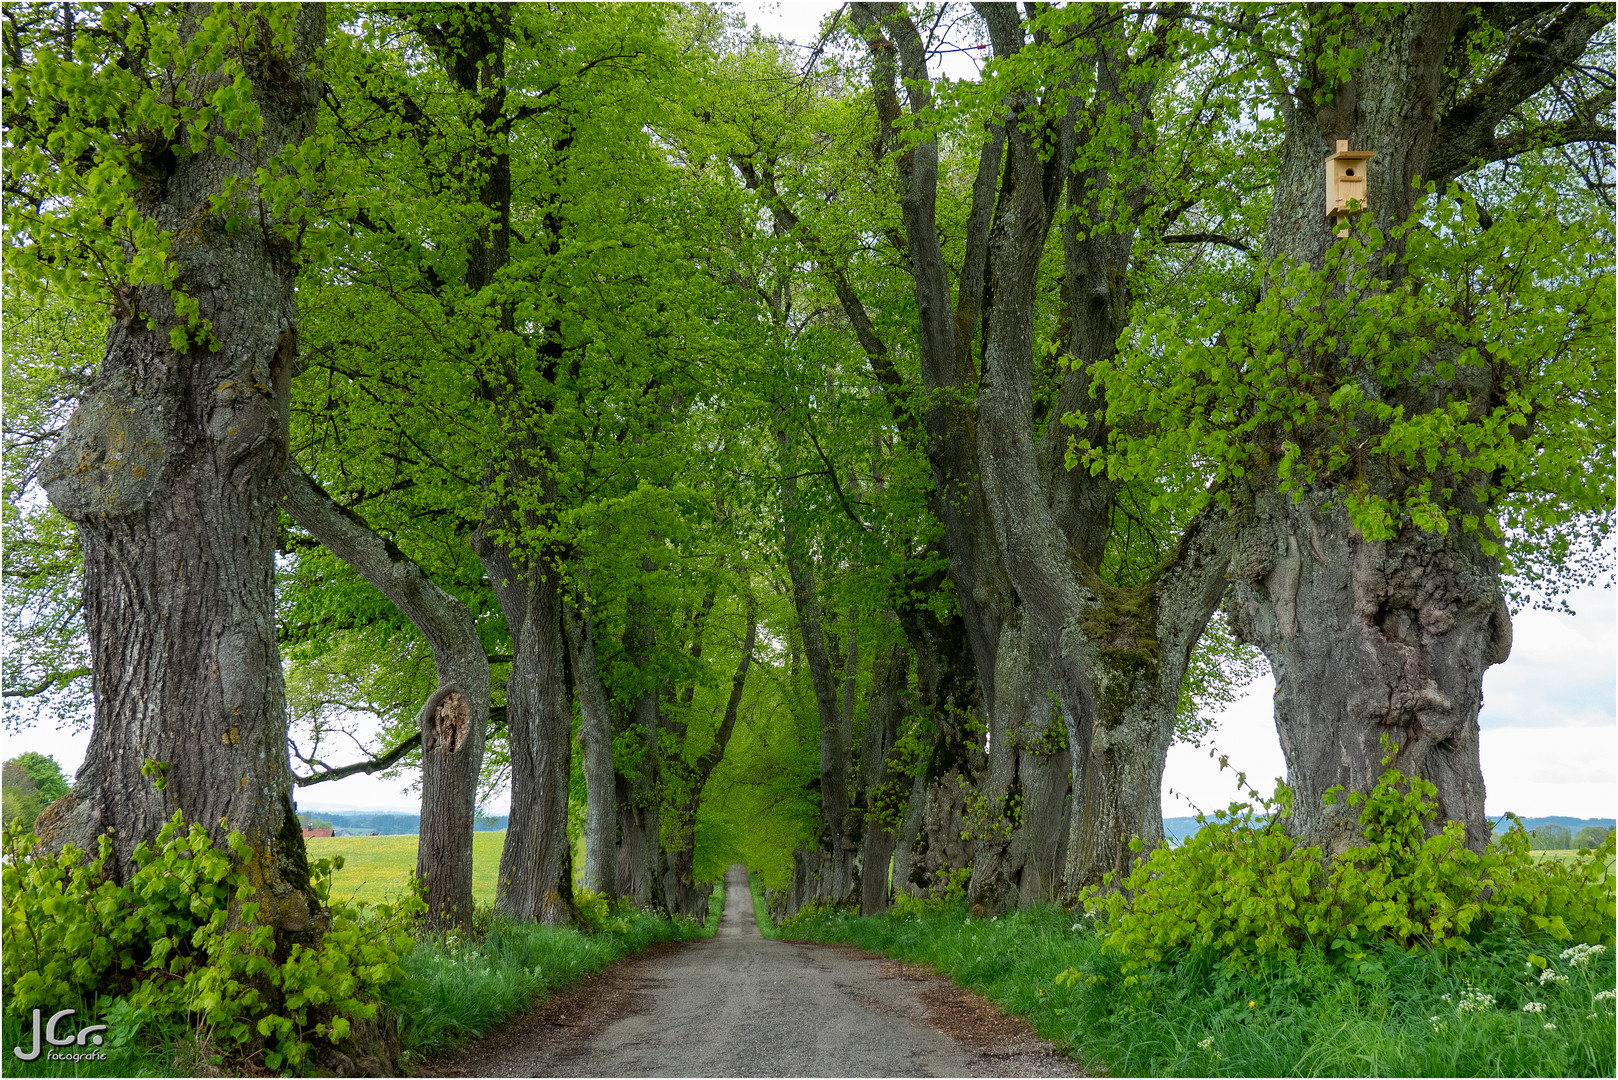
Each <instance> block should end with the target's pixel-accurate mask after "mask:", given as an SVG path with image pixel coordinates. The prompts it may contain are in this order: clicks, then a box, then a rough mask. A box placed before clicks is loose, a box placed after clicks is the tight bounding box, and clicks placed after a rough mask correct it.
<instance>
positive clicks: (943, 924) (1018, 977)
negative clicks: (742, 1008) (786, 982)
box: [782, 770, 1618, 1076]
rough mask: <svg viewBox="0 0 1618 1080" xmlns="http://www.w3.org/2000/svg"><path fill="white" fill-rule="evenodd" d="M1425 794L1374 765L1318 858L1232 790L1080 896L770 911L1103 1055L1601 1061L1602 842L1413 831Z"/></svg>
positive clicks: (1499, 1072)
mask: <svg viewBox="0 0 1618 1080" xmlns="http://www.w3.org/2000/svg"><path fill="white" fill-rule="evenodd" d="M1432 794H1433V791H1432V785H1431V784H1428V783H1426V782H1425V781H1422V780H1419V779H1409V778H1406V777H1404V776H1402V775H1400V774H1399V772H1398V771H1397V770H1389V771H1388V773H1387V774H1386V775H1385V776H1384V777H1383V778H1382V781H1381V782H1380V783H1379V784H1378V785H1377V787H1376V789H1375V790H1374V791H1373V792H1372V793H1371V794H1370V795H1369V796H1358V795H1353V796H1350V797H1349V802H1350V803H1351V804H1352V805H1355V806H1363V810H1362V813H1361V815H1360V826H1361V830H1362V833H1363V836H1364V839H1365V844H1364V845H1363V846H1361V847H1357V848H1353V849H1351V850H1349V851H1346V852H1344V853H1343V854H1342V855H1341V856H1339V857H1338V858H1336V859H1333V860H1327V859H1325V858H1324V857H1323V856H1322V853H1321V851H1320V849H1319V848H1314V847H1307V846H1304V845H1300V844H1298V843H1296V842H1295V841H1293V840H1292V839H1291V838H1290V837H1288V836H1287V835H1286V833H1285V832H1284V831H1283V830H1282V829H1281V828H1280V825H1279V820H1280V819H1279V817H1278V816H1277V815H1274V814H1273V813H1272V815H1271V816H1269V817H1267V818H1262V819H1261V818H1258V817H1257V816H1256V815H1255V814H1254V813H1253V811H1252V807H1251V805H1250V804H1237V805H1235V806H1233V807H1232V808H1231V811H1230V812H1228V813H1223V814H1221V815H1219V817H1218V818H1217V820H1214V821H1209V822H1206V823H1205V824H1204V827H1203V828H1202V829H1201V830H1200V831H1199V832H1198V833H1197V834H1196V835H1195V836H1194V837H1192V838H1191V839H1190V840H1189V841H1187V843H1186V844H1185V845H1183V846H1181V847H1178V848H1168V847H1163V848H1160V849H1158V850H1157V851H1154V852H1152V853H1151V854H1150V856H1149V857H1148V858H1145V859H1143V860H1142V861H1141V862H1140V863H1139V864H1138V865H1137V867H1136V869H1135V870H1134V871H1133V873H1131V874H1130V875H1129V876H1128V877H1127V878H1126V879H1125V880H1124V881H1123V882H1122V885H1123V887H1122V888H1120V889H1115V890H1113V891H1110V892H1105V893H1098V892H1092V893H1090V894H1089V895H1087V896H1086V897H1085V898H1084V904H1083V906H1082V907H1078V908H1075V909H1074V910H1073V911H1064V910H1062V909H1058V908H1053V907H1045V908H1040V909H1035V910H1031V911H1024V912H1013V913H1010V914H1008V915H1004V916H1001V917H998V918H991V919H981V918H979V919H973V918H971V917H969V916H968V915H967V914H966V910H965V906H964V904H963V903H961V902H959V901H955V902H950V901H951V898H949V897H944V898H940V899H934V900H919V901H909V900H907V901H906V902H904V903H902V904H901V905H899V907H898V908H897V909H896V910H895V911H894V912H893V913H890V914H888V915H885V916H872V917H868V918H859V917H855V916H852V915H848V914H843V913H838V912H831V911H826V910H825V909H818V908H817V909H811V910H807V911H805V912H800V913H799V914H798V915H796V916H794V917H793V918H792V919H789V920H787V921H786V922H785V923H784V924H783V927H782V929H783V930H784V931H785V932H786V933H788V934H791V935H792V936H799V937H805V938H808V939H811V940H817V941H840V942H849V943H852V944H855V945H859V946H861V947H862V948H866V949H870V950H872V951H875V952H881V953H884V954H886V955H889V956H893V957H896V958H899V959H903V960H909V961H919V962H921V963H925V964H929V965H931V966H932V967H934V968H936V969H938V970H939V971H942V972H944V973H946V974H948V975H949V976H951V977H952V978H954V979H955V980H956V981H957V982H959V983H961V984H962V985H965V986H968V987H970V988H972V989H974V990H977V991H979V992H981V993H983V994H985V995H987V996H988V997H990V998H992V999H993V1000H995V1001H997V1002H999V1003H1000V1004H1001V1005H1003V1006H1004V1007H1006V1008H1007V1009H1009V1010H1011V1011H1012V1012H1016V1013H1020V1014H1022V1015H1024V1016H1027V1017H1028V1018H1029V1020H1030V1021H1031V1022H1032V1023H1033V1025H1034V1027H1035V1028H1036V1029H1037V1030H1038V1031H1039V1032H1040V1034H1042V1035H1044V1036H1045V1037H1047V1038H1050V1039H1053V1040H1055V1041H1057V1042H1059V1043H1062V1044H1064V1045H1066V1046H1068V1047H1069V1048H1070V1049H1071V1050H1072V1051H1073V1053H1074V1054H1075V1055H1076V1056H1077V1057H1078V1058H1079V1059H1080V1060H1081V1061H1083V1062H1085V1063H1087V1064H1089V1065H1091V1066H1096V1065H1100V1066H1103V1067H1105V1068H1106V1069H1107V1070H1108V1071H1110V1072H1113V1073H1125V1074H1151V1075H1158V1074H1167V1075H1211V1076H1457V1075H1460V1076H1612V1075H1614V1072H1615V1070H1618V1061H1615V1052H1614V1043H1615V1036H1618V1028H1615V1024H1614V996H1615V992H1614V982H1615V980H1618V971H1615V968H1614V963H1613V960H1614V957H1613V945H1614V941H1613V931H1614V925H1613V912H1614V880H1613V875H1612V873H1611V871H1610V870H1609V869H1608V866H1609V861H1610V858H1611V856H1612V846H1613V845H1612V842H1611V840H1610V839H1609V841H1608V843H1607V844H1606V846H1605V847H1604V848H1602V849H1599V850H1596V851H1592V852H1589V853H1587V855H1586V856H1585V857H1584V858H1582V859H1581V860H1579V861H1577V862H1576V863H1573V864H1548V863H1535V862H1534V861H1533V859H1532V858H1531V856H1530V855H1529V853H1528V850H1527V837H1526V835H1525V834H1524V833H1523V832H1522V831H1521V829H1517V830H1514V831H1513V833H1512V834H1510V835H1508V836H1507V837H1506V838H1505V841H1504V842H1503V844H1502V845H1501V846H1500V847H1498V848H1496V849H1492V850H1490V851H1487V852H1484V853H1482V854H1481V855H1480V854H1477V853H1474V852H1472V851H1470V850H1468V849H1467V848H1466V847H1465V844H1464V839H1465V837H1464V834H1463V833H1462V832H1461V831H1460V827H1459V826H1455V825H1452V826H1450V827H1449V828H1447V829H1445V830H1443V831H1441V832H1439V833H1438V834H1436V835H1434V836H1431V837H1429V836H1427V835H1426V830H1425V827H1424V823H1425V822H1426V821H1428V820H1430V819H1431V818H1432V817H1433V806H1432ZM1287 798H1288V796H1287V794H1286V792H1285V791H1284V789H1283V790H1282V791H1281V792H1279V793H1278V797H1277V800H1276V801H1275V802H1273V803H1266V804H1265V805H1266V806H1267V807H1268V808H1270V809H1271V810H1272V811H1273V810H1274V809H1276V808H1277V807H1278V806H1279V807H1281V808H1284V807H1285V805H1286V804H1287Z"/></svg>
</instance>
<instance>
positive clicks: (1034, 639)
mask: <svg viewBox="0 0 1618 1080" xmlns="http://www.w3.org/2000/svg"><path fill="white" fill-rule="evenodd" d="M997 659H998V663H997V670H996V673H995V687H996V692H995V700H996V704H997V706H998V707H997V708H996V709H995V711H994V715H993V717H992V721H991V724H990V728H989V767H988V770H987V775H986V776H985V778H984V780H983V783H982V784H981V785H980V789H979V795H980V796H981V801H980V802H976V803H975V804H974V805H975V807H976V810H975V812H974V813H973V814H972V817H971V828H972V832H973V844H974V848H973V856H972V879H971V882H970V884H969V886H968V888H967V900H968V902H970V903H972V904H973V905H982V906H983V907H984V909H985V910H991V911H1002V910H1005V909H1007V908H1010V907H1014V906H1017V905H1019V904H1022V905H1031V904H1037V903H1040V902H1042V901H1046V900H1050V899H1052V898H1053V897H1054V896H1055V895H1056V887H1057V884H1058V883H1059V882H1060V880H1061V867H1059V866H1058V865H1056V854H1057V850H1058V848H1059V847H1060V845H1061V839H1062V833H1061V827H1062V808H1063V805H1064V804H1065V802H1066V801H1067V796H1068V789H1069V786H1070V781H1069V776H1068V754H1067V749H1066V746H1067V735H1066V731H1065V728H1064V726H1063V724H1062V717H1061V710H1060V709H1058V708H1057V707H1056V704H1055V700H1054V697H1053V694H1052V687H1051V685H1050V683H1049V681H1048V680H1049V671H1050V665H1049V661H1048V660H1047V658H1046V647H1045V643H1044V640H1043V636H1042V635H1041V634H1039V633H1038V632H1037V631H1036V630H1034V629H1033V628H1032V627H1029V626H1026V625H1025V624H1024V620H1023V618H1022V616H1021V614H1020V613H1017V612H1014V613H1013V614H1012V615H1011V616H1010V617H1009V618H1007V619H1006V620H1005V621H1004V622H1003V623H1002V624H1001V634H1000V648H999V652H998V658H997Z"/></svg>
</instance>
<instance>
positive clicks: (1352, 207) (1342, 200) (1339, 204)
mask: <svg viewBox="0 0 1618 1080" xmlns="http://www.w3.org/2000/svg"><path fill="white" fill-rule="evenodd" d="M1374 157H1376V153H1375V152H1374V151H1371V150H1350V149H1349V148H1348V140H1347V139H1338V140H1337V153H1335V154H1333V155H1331V156H1330V157H1328V158H1327V159H1326V220H1327V221H1328V222H1329V223H1330V224H1331V226H1332V227H1333V228H1334V229H1335V228H1337V227H1338V226H1339V225H1347V223H1348V219H1349V218H1350V217H1351V216H1353V215H1354V214H1357V213H1359V212H1360V211H1362V210H1365V209H1366V208H1367V207H1369V206H1370V203H1369V202H1368V201H1367V195H1366V192H1367V189H1368V187H1369V185H1368V184H1367V183H1366V182H1365V181H1366V174H1367V172H1368V171H1369V165H1368V164H1367V163H1368V162H1369V161H1370V159H1371V158H1374ZM1337 235H1338V236H1347V235H1348V229H1346V228H1343V229H1340V230H1338V233H1337Z"/></svg>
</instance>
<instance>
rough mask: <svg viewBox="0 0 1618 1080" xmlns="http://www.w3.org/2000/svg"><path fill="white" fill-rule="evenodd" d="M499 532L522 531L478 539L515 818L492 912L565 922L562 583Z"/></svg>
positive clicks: (568, 864) (494, 524) (493, 522)
mask: <svg viewBox="0 0 1618 1080" xmlns="http://www.w3.org/2000/svg"><path fill="white" fill-rule="evenodd" d="M515 468H516V466H514V470H515ZM494 532H497V533H498V534H499V535H502V536H510V535H513V534H514V533H515V532H516V530H515V529H513V528H512V527H511V522H510V519H509V518H503V517H502V516H501V515H500V514H499V513H498V512H497V511H492V512H491V513H490V515H488V516H486V518H485V523H484V528H483V529H482V530H480V531H479V532H478V533H477V534H476V535H475V536H474V537H473V546H474V547H475V548H476V550H477V552H478V556H479V557H480V558H481V559H482V560H483V566H484V568H485V569H486V570H487V571H488V574H489V580H490V581H492V582H493V583H494V588H495V595H496V596H498V597H499V599H500V609H501V610H502V611H503V612H504V613H505V616H506V625H507V627H508V628H509V629H510V631H511V643H512V662H511V675H510V677H509V678H508V679H507V682H506V731H507V739H508V740H509V743H510V748H511V812H510V815H509V817H508V818H507V825H506V842H505V846H504V848H502V849H501V852H500V871H499V877H498V880H497V882H496V885H495V906H496V907H498V908H499V909H500V910H501V911H503V912H505V913H506V914H507V915H510V916H512V917H514V918H518V919H531V920H534V921H536V922H542V923H567V922H570V921H572V918H573V875H572V862H573V860H572V850H571V848H570V846H569V844H568V841H567V791H568V768H569V764H570V758H571V741H572V740H571V736H572V727H573V710H572V709H571V708H569V702H568V693H567V678H566V675H565V673H564V671H563V655H562V654H563V649H564V646H563V644H562V595H561V582H560V581H559V580H558V577H557V572H556V570H555V568H554V566H552V565H551V564H550V560H549V559H548V558H547V557H545V556H543V555H541V554H537V553H536V554H532V555H519V554H514V553H513V551H512V550H511V548H509V547H507V546H506V544H504V543H499V542H495V541H493V540H492V539H491V538H490V533H494Z"/></svg>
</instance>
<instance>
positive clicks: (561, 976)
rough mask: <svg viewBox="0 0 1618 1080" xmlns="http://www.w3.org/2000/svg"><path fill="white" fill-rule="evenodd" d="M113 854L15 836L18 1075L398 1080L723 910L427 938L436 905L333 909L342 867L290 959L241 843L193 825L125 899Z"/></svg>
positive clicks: (591, 908) (588, 915) (12, 900)
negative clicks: (111, 866) (395, 1070)
mask: <svg viewBox="0 0 1618 1080" xmlns="http://www.w3.org/2000/svg"><path fill="white" fill-rule="evenodd" d="M107 854H108V851H107V846H106V844H105V843H103V844H102V845H101V850H100V852H99V853H98V857H97V858H94V859H89V860H86V859H84V858H83V856H82V855H81V854H80V853H78V852H77V851H75V850H73V849H71V848H69V849H66V850H64V851H63V852H61V853H58V854H54V855H53V854H49V853H47V852H45V851H44V850H43V849H42V848H39V847H37V846H36V842H35V840H34V838H33V837H32V836H30V835H27V834H23V833H18V832H12V833H8V834H7V836H6V837H5V859H4V863H3V871H4V872H3V876H4V879H5V880H4V890H3V894H4V904H3V915H4V917H3V920H0V939H3V940H0V945H3V949H0V953H3V958H4V965H3V974H0V984H3V990H4V1025H3V1030H0V1036H3V1046H0V1053H4V1054H5V1060H6V1061H8V1062H10V1065H8V1066H7V1072H8V1073H15V1074H17V1075H27V1076H153V1075H180V1076H186V1075H197V1074H199V1073H203V1074H217V1073H218V1072H220V1071H221V1070H222V1071H225V1072H229V1073H253V1074H258V1075H262V1074H265V1073H272V1074H273V1073H284V1074H287V1075H311V1074H313V1073H315V1072H319V1071H321V1070H323V1069H333V1068H337V1067H338V1066H339V1064H342V1063H343V1060H344V1059H345V1058H346V1059H347V1060H346V1066H345V1068H351V1067H354V1066H356V1065H357V1066H358V1068H359V1069H360V1070H361V1071H362V1072H370V1071H384V1070H387V1069H388V1068H389V1064H390V1059H392V1058H394V1057H395V1056H399V1057H400V1059H401V1060H409V1059H410V1058H412V1057H420V1056H422V1055H424V1054H426V1053H428V1052H432V1051H436V1050H440V1049H447V1048H449V1047H452V1046H454V1045H456V1044H458V1043H460V1042H462V1041H464V1040H466V1039H469V1038H474V1037H476V1036H478V1035H481V1034H482V1033H483V1032H485V1031H486V1030H488V1028H489V1027H490V1026H492V1025H493V1024H496V1023H498V1022H499V1021H501V1020H503V1019H505V1018H507V1017H509V1016H511V1015H512V1014H514V1013H516V1012H519V1011H521V1010H522V1009H523V1008H524V1007H526V1006H527V1005H528V1004H529V1002H530V1001H531V1000H532V999H533V998H534V997H535V995H537V994H540V993H543V992H545V991H548V990H552V989H554V988H557V987H560V986H563V985H565V984H567V983H569V982H571V981H573V980H574V979H577V978H578V977H579V976H581V975H584V974H586V973H588V972H591V971H595V970H597V969H599V968H601V967H604V966H606V965H607V964H610V963H611V962H613V961H614V960H616V959H618V958H620V957H622V956H625V955H627V954H628V953H631V952H634V951H636V950H638V949H641V948H644V947H646V946H647V945H651V944H653V943H656V942H661V941H677V940H689V939H692V938H698V937H702V936H705V935H711V934H712V933H713V932H714V930H715V929H716V928H717V926H718V912H719V910H721V909H722V906H723V902H724V901H723V890H722V889H716V894H717V895H716V896H715V898H714V901H713V904H712V905H711V908H710V913H709V919H708V922H707V925H706V926H704V925H703V924H700V923H697V922H695V921H693V920H691V919H674V920H669V919H666V918H662V917H659V916H656V915H651V914H647V913H644V912H640V911H635V910H633V909H629V908H618V909H617V910H615V909H614V907H613V905H609V904H608V903H607V902H606V901H604V900H603V899H602V898H600V897H598V896H593V895H592V894H589V893H585V892H581V893H580V894H579V895H578V896H577V901H578V910H579V915H580V922H581V924H582V929H576V928H572V927H566V928H564V927H549V926H537V925H534V924H528V923H519V922H515V921H513V920H510V919H507V918H505V917H504V916H501V915H499V914H497V913H495V912H492V911H490V910H488V909H479V911H478V912H477V915H476V917H475V919H474V930H473V932H470V933H467V934H464V935H450V936H447V937H444V936H432V935H429V936H426V937H420V938H418V937H417V936H416V934H417V932H418V928H419V922H418V921H417V918H418V916H419V914H420V913H421V911H422V910H423V905H422V904H421V902H420V900H419V899H416V898H415V897H413V896H407V898H406V900H405V901H404V902H402V903H401V904H398V905H388V904H381V905H374V906H373V905H366V904H345V903H343V902H341V901H338V900H335V899H330V892H329V890H330V883H331V875H332V872H333V870H336V869H339V868H340V867H341V860H340V859H338V860H332V861H330V862H327V861H325V860H319V861H317V862H316V863H315V864H314V868H313V869H314V887H315V895H316V896H317V897H318V898H320V899H321V900H323V901H328V902H329V908H328V909H327V910H326V911H325V913H324V914H323V916H322V918H323V920H324V922H325V923H326V926H325V929H324V931H323V932H322V933H319V934H318V935H317V936H312V937H310V938H307V939H305V940H301V941H294V942H291V943H281V944H280V945H277V943H276V942H275V940H274V939H273V930H272V929H271V928H270V927H269V926H268V925H267V924H261V923H259V922H257V921H255V916H256V915H257V913H258V903H257V902H256V900H257V897H256V893H255V892H254V890H253V887H252V885H251V883H250V879H249V878H248V876H247V870H246V869H245V868H246V867H248V866H250V862H249V859H250V856H251V854H252V852H251V850H250V849H249V848H248V847H247V845H246V842H245V841H244V840H243V839H242V838H241V837H240V836H239V835H237V834H232V835H231V836H230V837H229V843H228V844H227V845H225V846H224V847H216V846H215V845H214V843H213V841H212V840H211V839H210V838H209V836H208V835H207V833H205V832H204V831H203V830H202V829H200V828H198V827H196V826H194V825H193V826H186V825H185V824H184V823H183V822H181V820H180V819H179V817H178V816H176V818H175V819H174V821H172V822H170V823H169V824H168V825H166V826H165V827H164V829H163V831H162V832H161V834H160V835H159V836H158V837H157V838H156V840H155V842H154V843H152V844H143V845H141V846H140V847H139V848H137V849H136V860H135V861H136V863H137V867H138V869H137V870H136V872H135V873H134V874H133V875H132V877H131V880H130V881H129V883H128V884H123V885H120V884H117V883H115V882H113V881H112V880H110V878H109V877H108V876H107V875H105V874H104V873H103V865H104V862H103V860H104V859H105V858H106V857H107ZM36 1017H37V1018H38V1019H37V1020H36ZM36 1024H37V1025H38V1028H39V1030H37V1031H36ZM36 1048H37V1049H38V1051H39V1053H38V1055H37V1056H35V1055H34V1053H33V1051H34V1050H35V1049H36ZM13 1050H15V1053H13ZM25 1055H26V1056H28V1057H33V1060H26V1059H24V1058H25Z"/></svg>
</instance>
